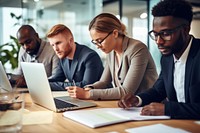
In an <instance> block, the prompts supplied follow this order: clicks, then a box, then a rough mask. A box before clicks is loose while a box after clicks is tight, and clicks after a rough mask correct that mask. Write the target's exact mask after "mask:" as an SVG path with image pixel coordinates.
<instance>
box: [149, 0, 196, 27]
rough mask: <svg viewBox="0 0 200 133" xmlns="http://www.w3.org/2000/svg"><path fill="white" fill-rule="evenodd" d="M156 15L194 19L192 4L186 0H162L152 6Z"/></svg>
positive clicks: (153, 13) (189, 20)
mask: <svg viewBox="0 0 200 133" xmlns="http://www.w3.org/2000/svg"><path fill="white" fill-rule="evenodd" d="M152 15H153V16H154V17H162V16H173V17H176V18H182V19H185V20H187V21H188V22H189V23H191V21H192V17H193V13H192V6H191V5H190V3H189V2H187V1H185V0H162V1H160V2H159V3H158V4H157V5H155V6H154V7H153V8H152Z"/></svg>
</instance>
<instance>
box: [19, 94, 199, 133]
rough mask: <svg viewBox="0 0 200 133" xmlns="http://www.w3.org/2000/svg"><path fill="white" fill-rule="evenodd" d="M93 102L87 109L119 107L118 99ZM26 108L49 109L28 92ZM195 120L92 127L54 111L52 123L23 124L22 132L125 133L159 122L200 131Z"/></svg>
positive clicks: (134, 122) (136, 122) (31, 109)
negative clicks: (35, 101)
mask: <svg viewBox="0 0 200 133" xmlns="http://www.w3.org/2000/svg"><path fill="white" fill-rule="evenodd" d="M92 102H95V103H96V104H97V107H93V108H87V109H94V108H110V107H117V101H92ZM25 108H26V109H28V110H30V111H45V110H46V111H47V109H46V108H43V107H41V106H39V105H36V104H33V103H32V101H31V98H30V95H29V94H28V93H26V94H25ZM194 122H195V121H194V120H150V121H131V122H124V123H119V124H114V125H110V126H105V127H100V128H95V129H92V128H89V127H87V126H84V125H81V124H79V123H77V122H74V121H72V120H70V119H67V118H64V117H63V116H62V113H53V122H52V123H51V124H41V125H28V126H23V129H22V133H101V132H102V133H103V132H104V133H105V132H111V131H117V132H119V133H123V132H125V129H127V128H133V127H140V126H146V125H152V124H158V123H162V124H165V125H168V126H171V127H176V128H181V129H184V130H187V131H190V132H192V133H200V125H198V124H196V123H194ZM161 133H162V131H161Z"/></svg>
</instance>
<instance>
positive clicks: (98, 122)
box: [63, 107, 170, 128]
mask: <svg viewBox="0 0 200 133" xmlns="http://www.w3.org/2000/svg"><path fill="white" fill-rule="evenodd" d="M141 109H142V107H138V108H136V107H132V108H130V109H128V110H125V109H122V108H100V109H92V110H78V111H69V112H64V113H63V116H65V117H66V118H69V119H72V120H74V121H76V122H79V123H81V124H84V125H86V126H88V127H91V128H96V127H101V126H106V125H110V124H115V123H120V122H126V121H133V120H155V119H170V117H169V116H142V115H140V112H141Z"/></svg>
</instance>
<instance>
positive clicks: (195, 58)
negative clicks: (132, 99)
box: [139, 38, 200, 119]
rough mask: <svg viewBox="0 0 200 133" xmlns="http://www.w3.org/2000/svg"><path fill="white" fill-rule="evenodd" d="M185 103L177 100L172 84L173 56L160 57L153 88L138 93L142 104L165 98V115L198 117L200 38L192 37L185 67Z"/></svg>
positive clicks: (179, 117) (199, 100)
mask: <svg viewBox="0 0 200 133" xmlns="http://www.w3.org/2000/svg"><path fill="white" fill-rule="evenodd" d="M185 69H186V70H185V88H183V89H185V103H180V102H178V100H177V97H176V92H175V89H174V85H173V80H174V79H173V70H174V61H173V56H172V55H170V56H163V57H162V58H161V73H160V75H159V78H158V80H157V81H156V83H155V84H154V86H153V88H152V89H150V90H148V91H147V92H145V93H141V94H139V96H140V97H141V98H142V106H144V105H147V104H149V103H151V102H161V101H162V100H164V99H165V98H167V100H166V101H165V102H164V104H165V115H168V116H171V118H174V119H200V39H195V38H193V41H192V45H191V48H190V51H189V54H188V58H187V62H186V68H185Z"/></svg>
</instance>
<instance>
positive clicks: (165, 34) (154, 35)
mask: <svg viewBox="0 0 200 133" xmlns="http://www.w3.org/2000/svg"><path fill="white" fill-rule="evenodd" d="M183 26H185V24H182V25H179V26H177V27H176V28H174V29H168V30H163V31H161V32H155V31H153V30H152V31H150V32H149V33H148V34H149V36H150V37H151V39H153V40H155V41H157V40H158V36H160V38H161V39H163V40H164V41H170V40H171V39H172V34H173V33H174V32H175V31H177V30H179V29H180V28H182V27H183Z"/></svg>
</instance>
